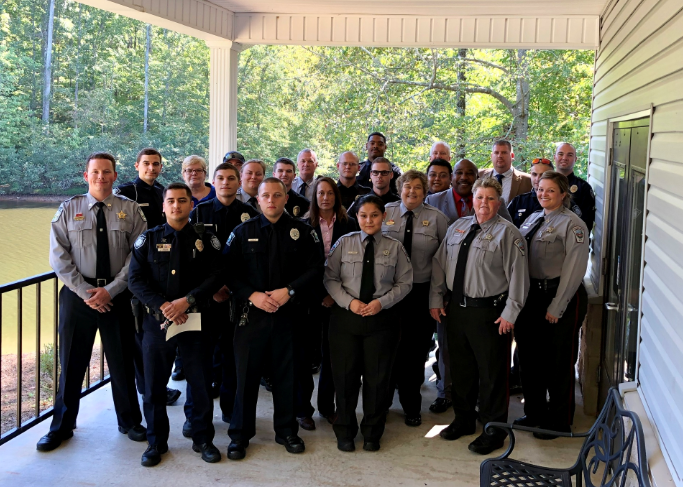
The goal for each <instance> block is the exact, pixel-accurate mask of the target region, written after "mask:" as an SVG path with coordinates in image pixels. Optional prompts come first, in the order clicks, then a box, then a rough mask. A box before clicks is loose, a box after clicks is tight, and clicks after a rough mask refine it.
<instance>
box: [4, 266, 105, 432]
mask: <svg viewBox="0 0 683 487" xmlns="http://www.w3.org/2000/svg"><path fill="white" fill-rule="evenodd" d="M48 286H50V287H52V290H53V292H52V306H51V310H52V323H51V333H52V349H51V352H50V353H51V354H52V371H51V379H52V399H51V403H52V404H51V406H50V407H47V408H45V409H43V410H42V411H41V409H42V408H41V325H42V323H43V315H42V313H41V309H42V294H41V293H42V290H43V289H47V288H48ZM31 287H34V288H35V323H34V326H35V366H34V369H35V370H34V374H35V377H34V384H33V390H34V398H33V399H34V401H33V405H32V409H33V411H32V415H31V416H30V417H29V418H28V419H26V420H24V421H22V415H24V416H25V414H24V413H25V411H24V397H23V396H24V394H23V392H24V384H23V379H24V374H23V369H24V367H23V365H24V360H23V353H22V352H23V348H24V343H23V334H24V330H25V327H24V325H25V323H24V322H25V320H24V312H23V308H24V296H25V294H26V293H27V292H30V288H31ZM59 287H60V282H59V280H58V279H57V276H56V275H55V273H54V272H46V273H44V274H38V275H36V276H33V277H29V278H27V279H22V280H19V281H15V282H10V283H8V284H3V285H0V350H2V339H3V336H5V338H7V336H6V335H4V334H3V324H4V323H3V307H5V309H8V308H9V307H8V306H7V304H8V302H9V301H10V299H6V298H7V297H8V296H7V295H8V293H11V292H13V291H16V293H17V295H16V324H17V330H16V340H17V344H16V354H17V359H16V371H15V374H16V392H15V394H16V405H15V407H16V410H15V411H14V416H15V418H14V427H13V428H11V429H8V430H7V431H4V430H5V428H6V426H7V425H6V424H5V423H6V421H5V420H6V419H7V418H8V416H11V415H12V409H13V408H11V407H10V408H5V405H4V404H3V402H11V401H12V394H11V391H8V393H7V394H5V390H4V388H5V386H6V384H3V376H4V374H0V406H2V407H1V408H0V424H2V425H4V426H5V427H3V428H2V430H3V431H2V434H1V435H0V445H2V444H3V443H6V442H7V441H9V440H11V439H12V438H14V437H15V436H17V435H19V434H21V433H23V432H24V431H26V430H27V429H29V428H31V427H33V426H35V425H36V424H38V423H40V422H41V421H43V420H45V419H47V418H49V417H51V416H52V414H53V408H54V401H55V395H56V392H57V386H58V379H59V343H58V333H57V329H58V323H59ZM27 319H28V317H27ZM10 356H11V355H10ZM6 357H9V356H8V355H5V356H3V355H2V354H1V353H0V371H4V368H3V364H2V362H3V359H6ZM5 368H7V367H5ZM90 369H91V367H90V365H89V366H88V370H87V372H86V377H85V382H84V387H83V389H82V392H81V397H82V396H85V395H87V394H89V393H90V392H93V391H94V390H96V389H99V388H100V387H102V386H103V385H105V384H107V383H108V382H109V376H108V375H107V376H106V377H105V376H104V353H103V350H102V343H101V341H100V360H99V380H98V381H97V382H95V383H93V384H91V383H90ZM9 372H11V371H8V374H7V375H8V376H11V373H9ZM2 399H4V401H3V400H2ZM43 407H44V405H43Z"/></svg>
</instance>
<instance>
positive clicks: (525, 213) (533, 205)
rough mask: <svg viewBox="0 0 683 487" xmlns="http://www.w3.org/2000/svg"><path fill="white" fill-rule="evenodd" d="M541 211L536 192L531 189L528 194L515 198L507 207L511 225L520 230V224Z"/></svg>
mask: <svg viewBox="0 0 683 487" xmlns="http://www.w3.org/2000/svg"><path fill="white" fill-rule="evenodd" d="M542 209H543V208H542V207H541V204H540V203H539V202H538V197H537V195H536V191H534V190H533V189H532V190H531V191H529V192H528V193H523V194H520V195H517V196H515V197H514V198H512V201H510V204H509V205H508V211H509V212H510V216H511V217H512V223H514V224H515V226H516V227H517V228H521V226H522V223H524V220H526V219H527V218H529V215H531V214H532V213H534V212H536V211H538V210H542Z"/></svg>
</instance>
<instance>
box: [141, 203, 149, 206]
mask: <svg viewBox="0 0 683 487" xmlns="http://www.w3.org/2000/svg"><path fill="white" fill-rule="evenodd" d="M138 205H139V206H149V203H138Z"/></svg>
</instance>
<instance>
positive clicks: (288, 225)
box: [224, 213, 324, 301]
mask: <svg viewBox="0 0 683 487" xmlns="http://www.w3.org/2000/svg"><path fill="white" fill-rule="evenodd" d="M271 228H272V229H274V230H275V231H276V232H277V241H278V252H277V255H278V258H273V257H271V255H270V252H269V250H270V246H269V237H270V232H271V231H272V230H271ZM224 254H225V259H226V264H225V269H226V270H227V272H226V276H225V281H226V284H227V286H228V287H229V288H230V289H232V290H233V291H234V293H235V294H236V295H237V297H239V298H240V299H242V300H244V301H246V300H247V299H249V296H251V295H252V294H253V293H254V292H265V291H272V290H274V289H279V288H278V287H272V288H271V286H270V285H269V279H270V276H271V274H272V273H271V269H270V268H271V266H278V268H277V270H278V274H279V277H280V279H279V281H280V282H279V283H276V284H275V285H276V286H279V287H285V286H287V285H289V286H291V287H292V288H293V289H294V291H295V293H296V299H297V300H299V301H301V298H303V297H307V298H310V296H311V295H312V294H313V293H311V292H310V291H311V290H312V289H314V288H315V286H320V284H321V283H322V277H323V263H324V258H323V244H322V242H321V241H320V238H318V234H317V233H315V230H313V228H311V227H310V226H309V225H307V224H305V223H304V222H303V221H301V220H299V219H297V218H293V217H291V216H289V215H288V214H287V213H283V214H282V216H281V217H280V219H279V220H278V221H277V222H276V223H275V224H271V223H270V221H269V220H268V219H267V218H266V217H265V216H264V215H260V216H259V217H258V218H252V219H251V220H249V221H247V222H245V223H242V224H241V225H239V226H238V227H237V228H235V230H234V231H233V233H232V234H230V237H229V238H228V242H227V243H226V246H225V250H224Z"/></svg>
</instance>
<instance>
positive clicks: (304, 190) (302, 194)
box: [299, 183, 308, 196]
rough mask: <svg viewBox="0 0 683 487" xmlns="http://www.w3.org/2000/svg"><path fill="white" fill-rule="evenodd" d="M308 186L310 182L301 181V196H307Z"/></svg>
mask: <svg viewBox="0 0 683 487" xmlns="http://www.w3.org/2000/svg"><path fill="white" fill-rule="evenodd" d="M306 188H308V184H306V183H301V186H299V194H300V195H301V196H306Z"/></svg>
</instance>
